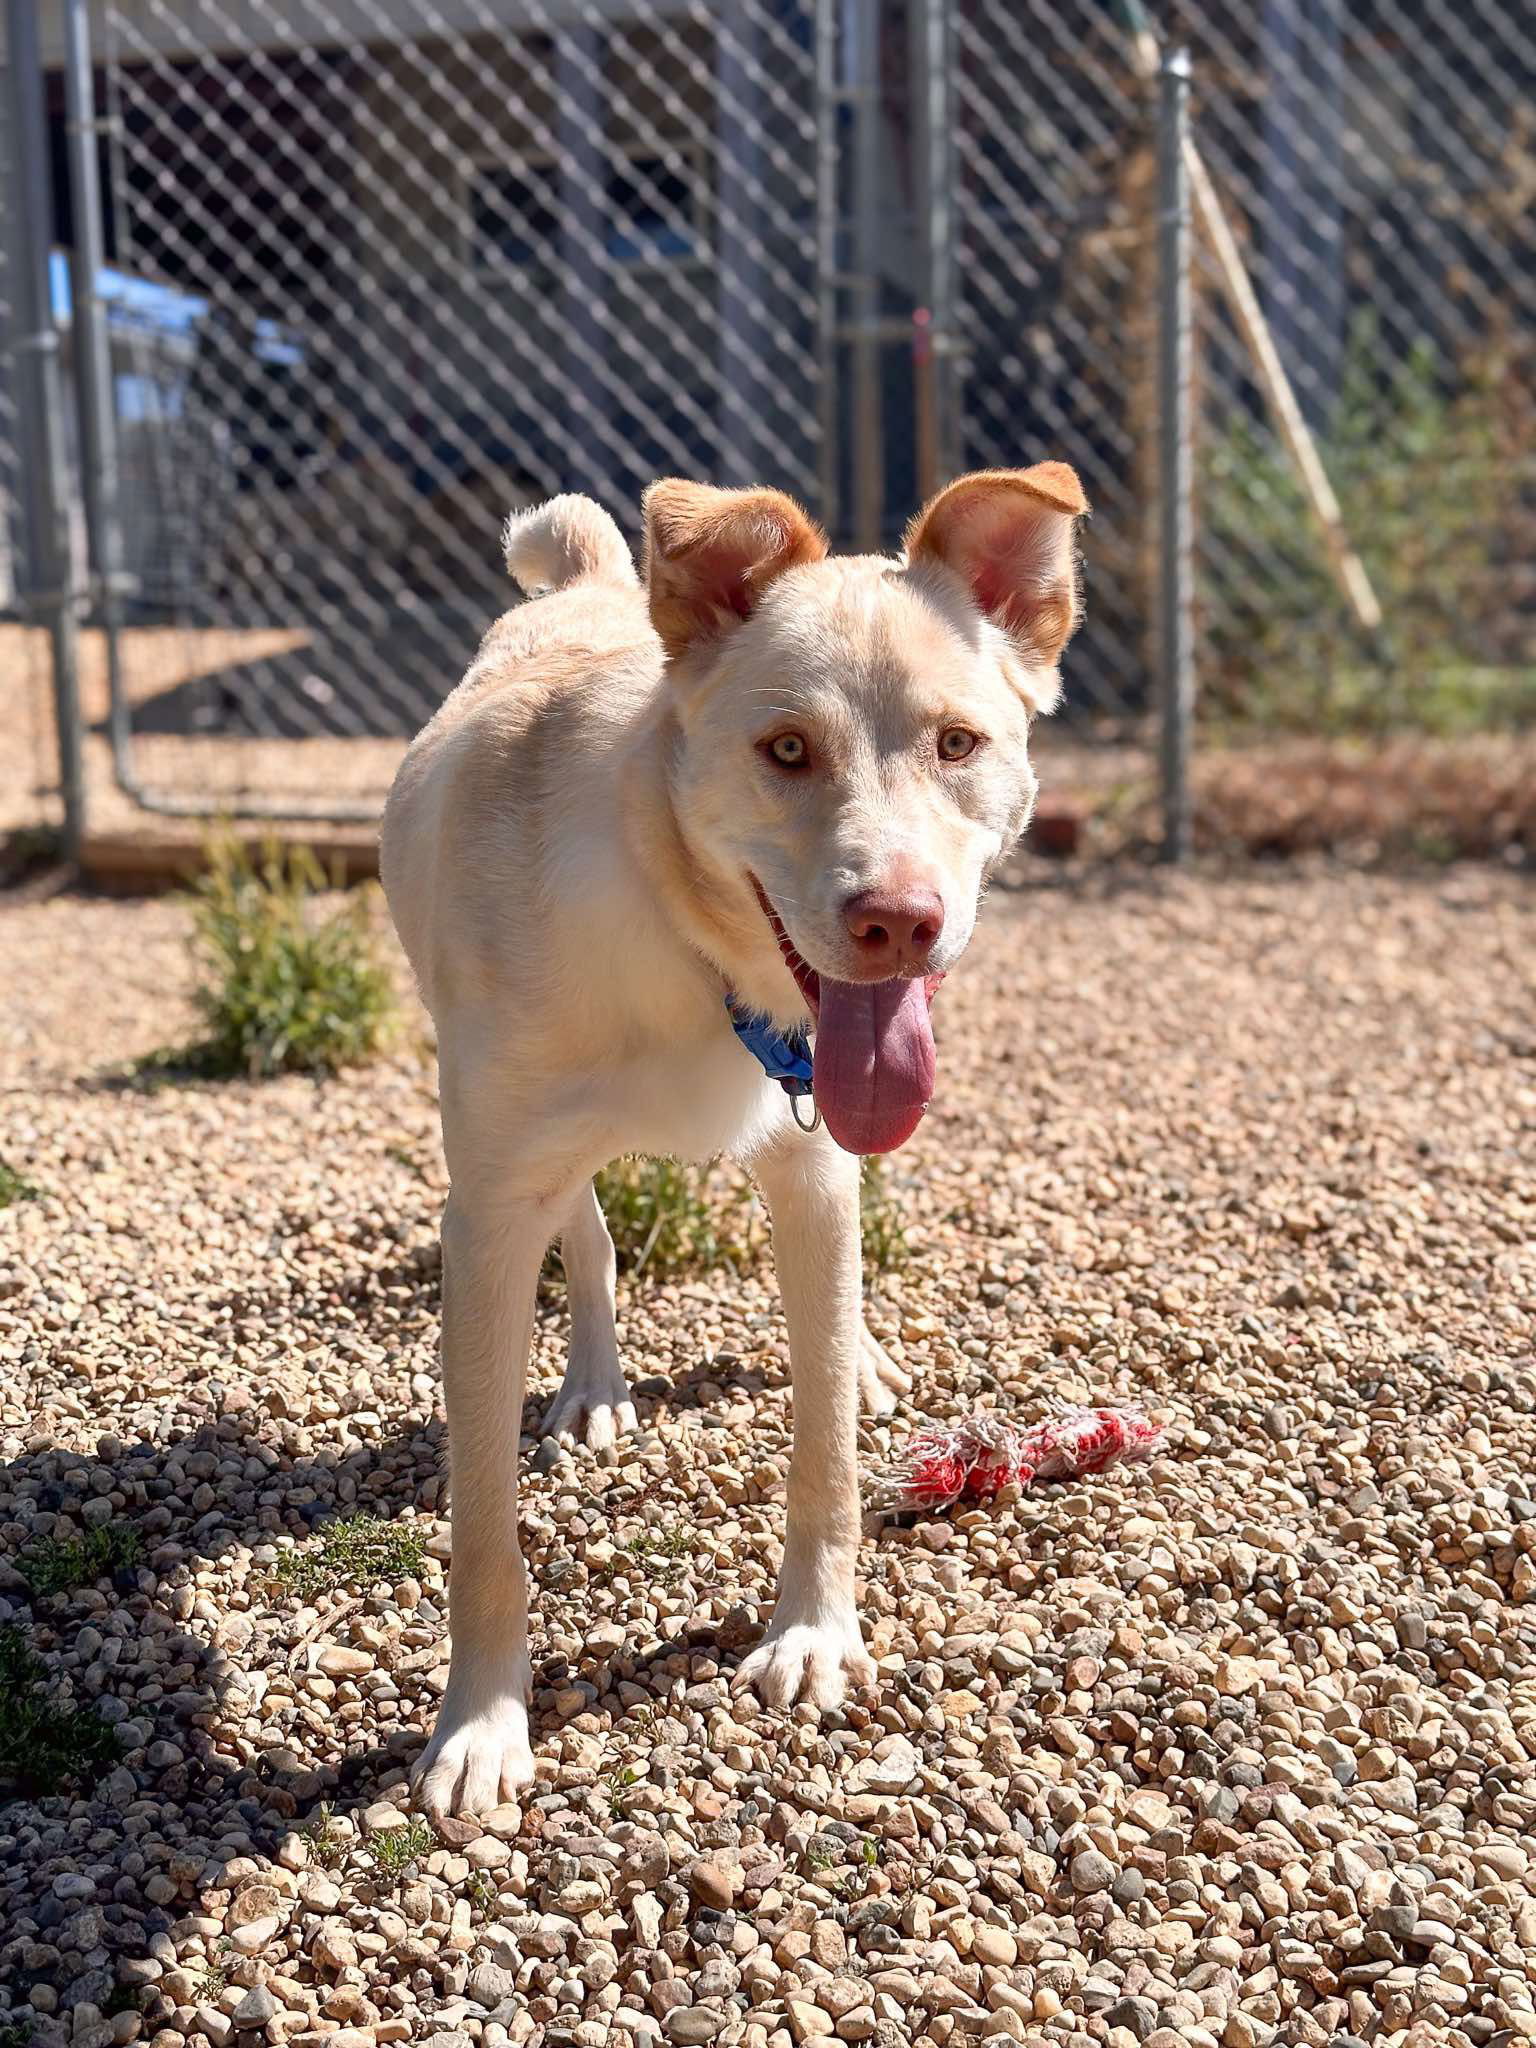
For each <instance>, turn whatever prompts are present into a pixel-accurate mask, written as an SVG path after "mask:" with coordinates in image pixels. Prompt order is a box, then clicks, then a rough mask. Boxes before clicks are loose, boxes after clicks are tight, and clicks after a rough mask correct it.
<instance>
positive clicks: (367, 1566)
mask: <svg viewBox="0 0 1536 2048" xmlns="http://www.w3.org/2000/svg"><path fill="white" fill-rule="evenodd" d="M426 1561H427V1545H426V1538H425V1537H424V1536H423V1535H422V1534H421V1532H420V1531H419V1530H418V1529H416V1528H414V1527H413V1526H412V1525H411V1524H410V1523H408V1522H385V1521H381V1520H380V1519H379V1517H378V1516H377V1515H347V1516H345V1517H344V1518H343V1519H342V1520H340V1521H337V1522H327V1523H326V1525H325V1527H324V1528H323V1529H322V1530H321V1531H320V1534H319V1537H318V1539H317V1540H316V1542H315V1544H314V1547H313V1548H312V1549H309V1550H286V1551H284V1553H283V1555H282V1556H281V1557H280V1558H279V1559H278V1561H277V1570H276V1572H275V1573H274V1577H275V1579H276V1582H277V1584H278V1586H279V1587H281V1589H282V1590H283V1591H284V1592H285V1593H292V1594H294V1595H295V1596H296V1597H297V1598H298V1599H300V1600H313V1599H314V1598H315V1597H316V1595H317V1594H320V1593H334V1592H335V1591H336V1590H337V1588H338V1587H341V1586H371V1585H373V1584H374V1583H375V1581H376V1580H379V1579H388V1580H390V1581H394V1580H396V1579H414V1578H416V1577H417V1576H418V1575H419V1574H420V1572H421V1571H422V1570H423V1568H424V1567H425V1565H426Z"/></svg>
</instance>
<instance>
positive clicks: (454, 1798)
mask: <svg viewBox="0 0 1536 2048" xmlns="http://www.w3.org/2000/svg"><path fill="white" fill-rule="evenodd" d="M532 1782H533V1751H532V1750H531V1749H530V1747H529V1745H528V1709H527V1707H526V1706H525V1705H524V1703H523V1701H522V1700H521V1699H517V1698H507V1699H502V1700H498V1701H496V1702H495V1703H494V1704H493V1705H490V1706H486V1707H482V1708H480V1709H478V1710H476V1711H472V1712H465V1713H459V1712H456V1711H455V1710H454V1709H453V1708H452V1707H451V1706H450V1704H449V1702H448V1701H447V1700H445V1701H444V1702H443V1708H442V1712H441V1713H440V1714H439V1715H438V1719H437V1727H436V1728H435V1729H434V1730H433V1734H432V1740H431V1741H430V1742H429V1743H428V1744H427V1746H426V1748H425V1750H423V1752H422V1754H421V1757H420V1759H419V1760H418V1762H417V1765H416V1768H415V1770H414V1771H413V1772H412V1773H411V1789H412V1791H413V1792H414V1793H415V1795H416V1803H417V1805H418V1806H420V1807H421V1809H422V1811H423V1812H424V1813H426V1814H428V1815H429V1816H430V1817H431V1818H432V1819H433V1820H441V1819H442V1818H443V1817H444V1815H446V1814H450V1813H482V1814H483V1813H489V1812H490V1811H491V1809H492V1808H493V1807H497V1806H502V1805H505V1803H506V1802H507V1801H508V1800H509V1799H515V1798H516V1796H517V1793H518V1790H519V1788H520V1787H521V1786H523V1785H529V1784H532Z"/></svg>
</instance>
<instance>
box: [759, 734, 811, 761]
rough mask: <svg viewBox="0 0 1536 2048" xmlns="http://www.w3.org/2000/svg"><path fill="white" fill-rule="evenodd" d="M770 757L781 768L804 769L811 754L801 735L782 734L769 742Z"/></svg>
mask: <svg viewBox="0 0 1536 2048" xmlns="http://www.w3.org/2000/svg"><path fill="white" fill-rule="evenodd" d="M768 756H769V759H770V760H772V761H773V762H775V763H776V764H777V765H778V766H779V767H780V768H803V767H804V766H805V764H806V762H807V761H809V759H810V758H811V753H810V749H809V747H807V745H806V744H805V740H804V738H803V737H802V735H801V734H800V733H797V732H781V733H780V734H779V736H778V738H777V739H772V740H770V741H769V742H768Z"/></svg>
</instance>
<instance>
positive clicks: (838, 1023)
mask: <svg viewBox="0 0 1536 2048" xmlns="http://www.w3.org/2000/svg"><path fill="white" fill-rule="evenodd" d="M752 886H753V888H754V889H755V890H756V891H757V900H758V902H759V903H760V904H761V905H762V907H763V915H764V916H765V917H766V918H767V920H768V922H769V924H770V925H771V926H772V928H773V936H774V938H775V939H776V940H777V941H778V947H779V951H780V952H781V953H782V954H783V955H784V964H785V965H786V966H787V967H788V969H789V971H790V973H791V974H792V975H793V976H794V977H795V986H796V987H797V988H798V989H799V991H800V993H801V994H802V995H803V996H804V997H805V1000H806V1002H807V1004H808V1005H809V1007H810V1012H811V1015H812V1017H813V1018H814V1019H815V1022H816V1051H815V1056H814V1059H813V1061H812V1065H813V1068H814V1070H815V1079H814V1081H813V1083H812V1086H813V1088H814V1091H815V1097H816V1107H817V1108H818V1109H819V1110H820V1111H821V1114H822V1119H823V1121H824V1122H825V1124H826V1126H827V1129H828V1130H829V1131H830V1132H831V1134H832V1136H833V1137H834V1138H835V1139H836V1140H837V1142H838V1144H839V1145H841V1146H842V1148H843V1150H844V1151H845V1152H894V1151H895V1150H896V1147H897V1146H898V1145H904V1144H905V1143H906V1141H907V1140H908V1138H910V1137H911V1135H912V1133H913V1132H914V1131H915V1130H916V1129H917V1126H918V1124H919V1123H920V1122H921V1121H922V1115H923V1111H924V1110H925V1109H926V1108H927V1107H928V1104H929V1103H930V1102H931V1101H932V1100H933V1083H934V1075H935V1072H936V1060H935V1055H934V1049H933V1023H932V1020H931V1019H930V1017H929V1015H928V1010H929V1006H930V1004H931V1003H932V1001H933V998H934V994H935V991H936V990H937V988H938V986H939V983H940V982H941V981H942V980H943V979H944V977H943V975H942V974H931V975H929V976H928V977H927V978H926V980H925V979H922V978H913V979H908V978H905V977H903V978H901V979H898V980H894V981H834V980H832V978H831V977H830V975H821V974H818V973H817V972H816V970H815V968H814V967H812V966H810V965H809V963H808V962H807V961H805V960H804V959H802V957H801V956H800V954H799V953H798V952H797V951H796V950H795V946H794V942H793V940H792V939H791V938H790V936H789V933H788V932H787V931H786V930H785V929H784V920H783V919H782V918H781V917H780V916H779V914H778V912H777V911H776V910H775V909H774V907H773V905H772V903H771V902H770V901H769V900H768V896H767V893H766V891H765V890H764V888H763V885H762V884H761V882H759V881H758V879H757V877H756V876H755V875H754V876H753V877H752Z"/></svg>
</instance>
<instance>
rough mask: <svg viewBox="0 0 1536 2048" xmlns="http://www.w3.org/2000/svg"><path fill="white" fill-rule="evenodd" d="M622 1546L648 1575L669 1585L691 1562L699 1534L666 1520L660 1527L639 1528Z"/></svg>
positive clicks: (680, 1575) (678, 1577)
mask: <svg viewBox="0 0 1536 2048" xmlns="http://www.w3.org/2000/svg"><path fill="white" fill-rule="evenodd" d="M622 1547H623V1550H624V1552H625V1554H626V1555H627V1556H628V1557H630V1558H631V1559H633V1561H634V1562H635V1563H636V1564H643V1565H644V1566H645V1569H646V1572H647V1574H648V1575H649V1576H650V1577H651V1578H653V1579H657V1580H659V1581H660V1582H661V1584H662V1585H664V1586H670V1585H672V1584H673V1583H674V1582H675V1581H676V1580H678V1579H680V1578H682V1576H683V1574H684V1573H685V1572H686V1571H687V1570H688V1568H689V1566H690V1565H692V1563H693V1562H694V1557H695V1553H696V1551H697V1549H698V1537H697V1535H696V1533H695V1531H694V1530H693V1529H692V1528H690V1526H689V1525H688V1524H687V1523H686V1522H669V1523H667V1524H666V1526H665V1527H663V1528H660V1529H642V1530H641V1531H640V1533H639V1534H638V1535H637V1536H631V1537H630V1539H629V1541H628V1542H627V1543H626V1544H624V1545H623V1546H622Z"/></svg>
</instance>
